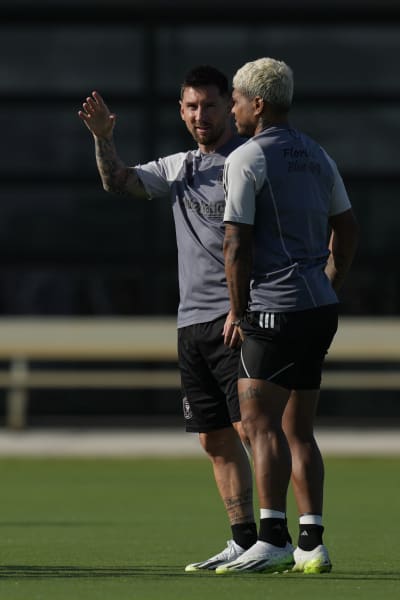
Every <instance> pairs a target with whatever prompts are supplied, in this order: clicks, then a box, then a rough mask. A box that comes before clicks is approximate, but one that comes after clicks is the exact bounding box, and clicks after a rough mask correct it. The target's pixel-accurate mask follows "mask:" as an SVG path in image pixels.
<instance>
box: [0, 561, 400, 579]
mask: <svg viewBox="0 0 400 600" xmlns="http://www.w3.org/2000/svg"><path fill="white" fill-rule="evenodd" d="M205 576H206V577H207V576H211V577H213V578H217V579H219V580H226V579H232V578H234V579H236V578H238V577H240V578H241V579H242V580H243V579H247V578H248V579H249V580H253V581H254V579H257V578H259V579H264V580H265V578H266V577H268V578H270V577H273V578H274V579H275V578H276V579H275V580H281V581H283V580H285V579H287V578H290V579H302V580H303V581H308V582H310V581H311V580H317V579H319V580H325V581H326V582H327V581H335V580H336V581H400V573H399V572H398V571H369V572H368V573H364V572H359V573H347V572H346V573H340V572H335V573H329V574H328V573H325V574H321V575H304V574H301V573H281V574H272V573H269V574H266V573H246V574H243V573H238V574H235V575H228V576H227V575H224V576H216V575H215V573H214V572H213V571H204V572H199V573H190V574H187V573H185V572H184V571H183V569H182V567H181V566H176V565H175V566H171V565H151V566H148V565H137V566H131V567H115V566H112V567H78V566H71V565H68V566H64V565H58V566H57V565H55V566H33V565H3V566H0V578H1V579H20V578H27V579H70V578H72V579H84V578H94V579H96V578H99V579H102V578H103V579H113V578H115V579H117V578H130V577H140V578H148V579H152V580H154V579H157V578H171V577H183V578H184V579H192V578H198V577H205Z"/></svg>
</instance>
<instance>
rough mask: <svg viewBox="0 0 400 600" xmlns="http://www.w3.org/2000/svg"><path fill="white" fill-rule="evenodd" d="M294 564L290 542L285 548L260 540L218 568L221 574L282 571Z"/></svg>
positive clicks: (218, 572) (217, 570) (217, 571)
mask: <svg viewBox="0 0 400 600" xmlns="http://www.w3.org/2000/svg"><path fill="white" fill-rule="evenodd" d="M292 566H293V546H292V545H291V544H289V543H287V544H286V546H284V547H283V548H281V547H279V546H274V545H273V544H269V543H268V542H262V541H261V540H258V541H257V542H256V543H255V544H253V546H251V548H249V549H248V550H246V552H243V554H241V556H239V557H238V558H237V559H236V560H233V561H230V562H227V563H225V564H223V565H221V566H219V567H217V568H216V570H215V572H216V573H217V574H219V575H226V574H229V573H245V572H257V571H262V572H264V573H280V572H282V571H287V570H289V569H291V568H292Z"/></svg>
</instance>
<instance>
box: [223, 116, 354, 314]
mask: <svg viewBox="0 0 400 600" xmlns="http://www.w3.org/2000/svg"><path fill="white" fill-rule="evenodd" d="M224 185H225V193H226V208H225V214H224V221H230V222H233V223H247V224H251V225H254V265H253V273H252V280H251V288H250V300H249V309H250V310H252V311H270V312H290V311H299V310H307V309H309V308H313V307H317V306H322V305H325V304H334V303H337V302H338V299H337V296H336V294H335V292H334V290H333V288H332V285H331V283H330V281H329V279H328V277H327V276H326V275H325V273H324V269H325V265H326V261H327V258H328V256H329V250H328V242H329V240H328V218H329V217H330V216H332V215H335V214H339V213H341V212H344V211H346V210H348V209H349V208H350V207H351V204H350V201H349V198H348V196H347V192H346V189H345V187H344V184H343V180H342V178H341V176H340V174H339V172H338V169H337V167H336V164H335V163H334V161H333V160H332V159H331V158H330V157H329V156H328V154H327V153H326V152H325V151H324V150H323V149H322V148H321V146H319V145H318V144H317V143H316V142H315V141H314V140H312V139H310V138H309V137H307V136H306V135H304V134H303V133H301V132H299V131H297V130H295V129H291V128H290V127H289V126H285V125H283V126H273V127H269V128H267V129H265V130H263V131H262V132H261V133H259V134H257V135H256V136H254V137H253V138H251V139H250V140H248V141H247V142H246V143H245V144H244V145H242V146H241V147H240V148H238V149H237V150H235V151H234V152H233V153H232V154H231V155H230V156H229V157H228V159H227V160H226V164H225V172H224Z"/></svg>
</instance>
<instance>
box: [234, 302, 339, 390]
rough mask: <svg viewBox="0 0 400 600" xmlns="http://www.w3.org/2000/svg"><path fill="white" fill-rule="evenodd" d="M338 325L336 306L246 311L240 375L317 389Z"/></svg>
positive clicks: (240, 376)
mask: <svg viewBox="0 0 400 600" xmlns="http://www.w3.org/2000/svg"><path fill="white" fill-rule="evenodd" d="M337 325H338V305H337V304H329V305H326V306H320V307H318V308H313V309H310V310H304V311H298V312H287V313H263V312H261V313H259V312H248V313H246V315H245V317H244V319H243V321H242V324H241V326H242V330H243V333H244V335H245V340H244V342H243V344H242V349H241V358H240V366H239V378H245V379H246V378H254V379H264V380H266V381H271V382H272V383H276V384H277V385H280V386H282V387H284V388H287V389H290V390H293V389H297V390H301V389H303V390H306V389H310V390H316V389H319V387H320V385H321V371H322V365H323V361H324V358H325V355H326V353H327V352H328V349H329V346H330V345H331V342H332V340H333V338H334V335H335V333H336V330H337Z"/></svg>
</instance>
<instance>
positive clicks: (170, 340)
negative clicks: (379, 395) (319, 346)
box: [0, 316, 400, 429]
mask: <svg viewBox="0 0 400 600" xmlns="http://www.w3.org/2000/svg"><path fill="white" fill-rule="evenodd" d="M176 337H177V335H176V320H175V318H174V317H147V316H146V317H132V318H98V317H91V318H80V317H78V318H75V317H74V318H69V317H68V318H53V317H48V318H27V317H17V318H1V319H0V360H2V361H7V362H8V364H9V368H6V369H3V370H0V387H3V388H5V389H7V398H6V426H7V427H10V428H14V429H21V428H23V427H25V425H26V416H27V411H28V397H29V390H30V389H34V388H37V389H38V388H40V389H43V388H73V387H76V388H106V387H108V388H142V389H145V388H164V389H166V388H179V385H180V378H179V373H178V369H177V351H176ZM32 361H43V362H47V363H48V362H53V361H54V362H56V361H62V362H63V363H68V362H69V361H71V362H72V361H74V362H79V363H85V362H89V361H100V362H101V361H107V362H112V361H121V362H122V361H127V362H129V361H134V362H136V363H137V362H148V363H153V364H154V366H156V365H157V364H159V363H167V362H168V363H172V366H174V364H175V365H176V368H173V369H172V370H171V369H166V368H162V369H151V370H145V369H138V368H134V367H132V366H128V367H126V368H124V369H118V370H115V369H111V370H109V371H101V370H98V369H97V370H96V369H85V368H79V369H77V368H75V367H71V368H69V369H68V368H64V365H63V369H62V370H59V369H49V368H48V367H47V368H38V367H37V366H35V369H34V370H31V369H30V363H31V362H32ZM338 362H340V363H346V362H360V363H367V364H369V363H383V364H385V363H390V364H392V365H395V368H392V369H391V370H387V369H385V370H379V369H376V368H369V369H367V370H361V369H357V370H347V369H343V368H338V369H337V368H335V363H338ZM396 363H398V364H396ZM327 365H329V368H328V369H325V370H324V373H323V387H324V388H325V389H332V388H333V389H399V390H400V318H399V319H395V318H385V317H380V318H361V317H357V318H349V317H342V318H341V320H340V325H339V331H338V333H337V335H336V337H335V340H334V343H333V345H332V348H331V350H330V352H329V355H328V357H327Z"/></svg>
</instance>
